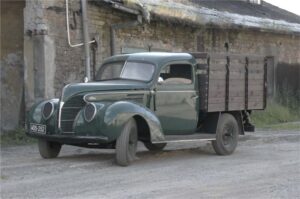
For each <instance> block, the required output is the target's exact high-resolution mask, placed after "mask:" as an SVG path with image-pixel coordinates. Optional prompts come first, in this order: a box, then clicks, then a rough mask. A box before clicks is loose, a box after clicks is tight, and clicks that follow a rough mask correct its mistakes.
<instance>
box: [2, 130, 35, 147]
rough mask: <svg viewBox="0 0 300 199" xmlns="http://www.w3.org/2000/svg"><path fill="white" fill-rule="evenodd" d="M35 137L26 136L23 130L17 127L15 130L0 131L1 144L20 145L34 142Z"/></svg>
mask: <svg viewBox="0 0 300 199" xmlns="http://www.w3.org/2000/svg"><path fill="white" fill-rule="evenodd" d="M34 142H35V139H32V138H30V137H28V136H27V135H26V134H25V130H24V129H22V128H19V129H17V130H15V131H9V132H2V133H1V146H9V145H22V144H30V143H34Z"/></svg>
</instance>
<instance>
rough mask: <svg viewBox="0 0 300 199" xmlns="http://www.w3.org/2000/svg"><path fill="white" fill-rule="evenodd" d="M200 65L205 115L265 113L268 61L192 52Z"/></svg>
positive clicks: (256, 57) (199, 81)
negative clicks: (220, 112) (206, 113)
mask: <svg viewBox="0 0 300 199" xmlns="http://www.w3.org/2000/svg"><path fill="white" fill-rule="evenodd" d="M191 54H192V55H193V56H194V57H195V59H196V60H197V62H198V68H197V78H198V84H199V96H200V100H201V101H200V109H201V110H202V111H205V112H219V111H238V110H261V109H264V108H265V106H266V89H267V82H266V81H267V79H266V77H267V74H266V73H267V70H266V62H265V58H264V57H261V56H254V55H251V56H248V55H236V54H215V53H211V54H208V53H191Z"/></svg>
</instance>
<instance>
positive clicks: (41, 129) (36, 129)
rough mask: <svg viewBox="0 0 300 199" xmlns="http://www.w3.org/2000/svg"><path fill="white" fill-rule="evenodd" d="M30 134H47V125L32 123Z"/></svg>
mask: <svg viewBox="0 0 300 199" xmlns="http://www.w3.org/2000/svg"><path fill="white" fill-rule="evenodd" d="M30 132H31V133H41V134H46V125H43V124H33V123H30Z"/></svg>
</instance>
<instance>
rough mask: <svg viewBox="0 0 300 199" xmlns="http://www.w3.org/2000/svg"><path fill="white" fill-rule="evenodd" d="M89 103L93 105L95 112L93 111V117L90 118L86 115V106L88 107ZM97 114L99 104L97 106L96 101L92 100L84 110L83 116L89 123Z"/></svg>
mask: <svg viewBox="0 0 300 199" xmlns="http://www.w3.org/2000/svg"><path fill="white" fill-rule="evenodd" d="M89 105H92V106H93V107H94V112H93V115H92V117H91V118H90V119H87V117H86V108H87V107H88V106H89ZM96 114H97V106H96V104H95V103H93V102H90V103H88V104H86V105H85V107H84V110H83V117H84V120H85V121H86V122H88V123H90V122H92V121H93V120H94V119H95V117H96Z"/></svg>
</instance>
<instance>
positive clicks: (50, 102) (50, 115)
mask: <svg viewBox="0 0 300 199" xmlns="http://www.w3.org/2000/svg"><path fill="white" fill-rule="evenodd" d="M48 103H49V104H51V111H50V114H49V115H48V117H46V116H45V114H44V110H45V106H46V104H48ZM53 113H54V103H53V102H52V101H48V102H46V103H45V104H44V105H43V109H42V116H43V118H44V120H48V119H50V118H51V117H52V115H53Z"/></svg>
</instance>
